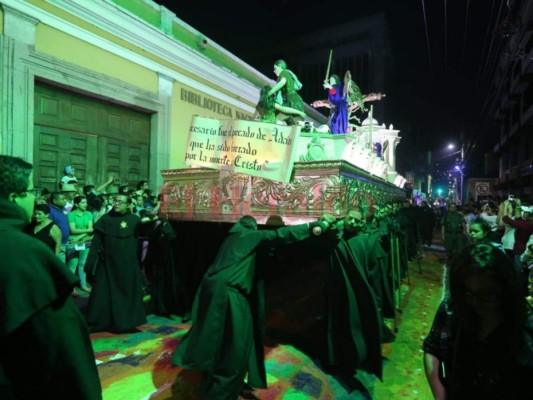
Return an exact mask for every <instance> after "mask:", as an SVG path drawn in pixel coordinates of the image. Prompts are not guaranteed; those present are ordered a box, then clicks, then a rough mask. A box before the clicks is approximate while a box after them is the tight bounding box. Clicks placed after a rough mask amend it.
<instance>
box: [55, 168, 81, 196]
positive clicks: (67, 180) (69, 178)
mask: <svg viewBox="0 0 533 400" xmlns="http://www.w3.org/2000/svg"><path fill="white" fill-rule="evenodd" d="M74 171H75V170H74V167H73V166H72V165H67V166H66V167H65V169H64V170H63V172H64V175H63V177H62V178H61V180H60V181H59V189H60V190H62V189H63V186H64V185H66V184H71V185H72V184H77V183H78V178H76V176H74Z"/></svg>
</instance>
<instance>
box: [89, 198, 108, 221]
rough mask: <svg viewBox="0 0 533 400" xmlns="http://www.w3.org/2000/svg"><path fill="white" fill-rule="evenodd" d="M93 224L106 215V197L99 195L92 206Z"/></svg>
mask: <svg viewBox="0 0 533 400" xmlns="http://www.w3.org/2000/svg"><path fill="white" fill-rule="evenodd" d="M92 209H93V211H92V213H93V223H94V224H96V223H97V222H98V220H99V219H100V218H102V216H103V215H104V214H105V213H107V211H108V210H107V196H105V195H103V194H99V195H98V196H96V198H95V199H94V200H93V204H92Z"/></svg>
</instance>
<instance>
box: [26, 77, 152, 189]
mask: <svg viewBox="0 0 533 400" xmlns="http://www.w3.org/2000/svg"><path fill="white" fill-rule="evenodd" d="M34 110H35V117H34V121H35V125H34V141H33V143H34V148H33V154H34V156H33V164H34V183H35V186H36V187H41V188H46V189H48V190H49V191H54V190H57V189H58V182H59V180H60V179H61V177H62V176H63V170H64V168H65V166H67V165H71V166H73V167H74V168H75V175H76V178H77V179H78V183H79V185H80V186H83V185H86V184H93V185H95V186H98V185H100V184H102V183H103V182H105V181H107V179H109V177H110V176H113V177H114V178H115V182H116V183H115V184H114V186H115V188H114V189H115V190H116V189H117V188H118V186H120V185H130V187H131V188H134V187H135V185H136V184H137V182H138V181H140V180H143V179H148V176H149V168H150V163H149V154H150V147H149V144H150V119H151V115H150V114H149V113H144V112H141V111H138V110H132V109H129V108H127V107H122V106H119V105H116V104H113V103H108V102H106V101H103V100H97V99H94V98H90V97H86V96H83V95H81V94H79V93H74V92H69V91H67V90H63V89H60V88H57V87H53V86H48V85H46V84H36V85H35V107H34ZM110 189H111V190H113V188H110Z"/></svg>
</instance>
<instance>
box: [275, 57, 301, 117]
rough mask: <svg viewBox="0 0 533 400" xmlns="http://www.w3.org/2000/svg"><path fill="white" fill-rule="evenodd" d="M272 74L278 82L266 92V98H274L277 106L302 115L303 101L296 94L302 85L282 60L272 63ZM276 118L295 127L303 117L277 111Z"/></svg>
mask: <svg viewBox="0 0 533 400" xmlns="http://www.w3.org/2000/svg"><path fill="white" fill-rule="evenodd" d="M274 74H275V75H276V76H277V77H278V80H277V81H276V85H274V87H273V88H272V89H270V90H269V91H268V96H275V99H276V103H277V104H278V105H281V106H283V107H289V108H290V109H293V110H296V111H298V112H301V113H304V111H305V109H304V101H303V100H302V98H301V96H300V95H299V94H298V90H300V89H301V88H302V84H301V83H300V81H299V80H298V78H297V77H296V75H295V74H294V72H292V71H290V70H289V69H287V63H286V62H285V61H284V60H277V61H276V62H275V63H274ZM304 115H305V114H304ZM276 118H277V119H278V120H280V121H286V123H287V125H296V124H297V122H298V121H299V120H302V118H303V117H302V116H300V115H298V116H293V115H291V114H290V113H286V112H284V111H282V110H279V112H278V113H277V115H276Z"/></svg>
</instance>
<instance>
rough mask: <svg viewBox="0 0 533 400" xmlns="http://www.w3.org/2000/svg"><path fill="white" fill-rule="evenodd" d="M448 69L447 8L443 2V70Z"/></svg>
mask: <svg viewBox="0 0 533 400" xmlns="http://www.w3.org/2000/svg"><path fill="white" fill-rule="evenodd" d="M447 67H448V7H447V6H446V0H444V70H445V71H446V68H447Z"/></svg>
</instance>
